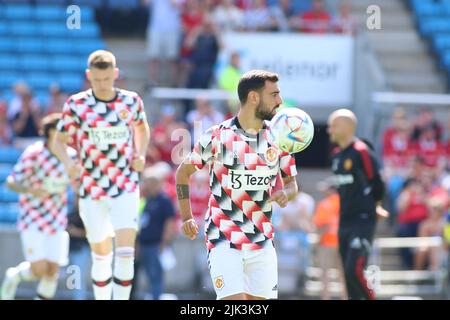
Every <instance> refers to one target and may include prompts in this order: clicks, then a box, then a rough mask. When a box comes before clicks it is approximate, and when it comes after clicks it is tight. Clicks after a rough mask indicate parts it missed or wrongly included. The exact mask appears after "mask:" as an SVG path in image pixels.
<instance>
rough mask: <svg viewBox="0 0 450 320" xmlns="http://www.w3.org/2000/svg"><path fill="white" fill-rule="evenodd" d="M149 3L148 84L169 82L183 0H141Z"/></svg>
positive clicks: (173, 72)
mask: <svg viewBox="0 0 450 320" xmlns="http://www.w3.org/2000/svg"><path fill="white" fill-rule="evenodd" d="M144 1H145V2H146V3H148V4H149V5H150V6H149V8H150V17H149V24H148V27H147V55H148V57H149V59H150V61H149V80H148V84H149V85H150V86H155V85H166V86H173V85H174V84H175V79H176V75H177V67H178V65H177V59H178V55H179V47H180V41H181V10H182V6H183V4H184V0H144Z"/></svg>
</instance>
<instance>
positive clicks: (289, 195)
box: [270, 176, 298, 208]
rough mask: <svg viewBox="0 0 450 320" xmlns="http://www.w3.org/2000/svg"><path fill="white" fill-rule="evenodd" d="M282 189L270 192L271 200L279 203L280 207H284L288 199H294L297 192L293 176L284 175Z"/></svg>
mask: <svg viewBox="0 0 450 320" xmlns="http://www.w3.org/2000/svg"><path fill="white" fill-rule="evenodd" d="M282 180H283V185H284V186H283V189H281V190H278V191H276V192H274V193H273V194H272V196H271V197H270V200H271V201H275V202H276V203H278V204H279V205H280V207H282V208H284V207H286V205H287V203H288V201H291V200H293V199H295V196H296V195H297V193H298V186H297V180H296V179H295V177H294V176H286V177H284V178H282Z"/></svg>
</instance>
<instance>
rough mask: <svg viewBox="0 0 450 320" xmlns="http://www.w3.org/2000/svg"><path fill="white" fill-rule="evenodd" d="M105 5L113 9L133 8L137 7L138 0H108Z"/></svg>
mask: <svg viewBox="0 0 450 320" xmlns="http://www.w3.org/2000/svg"><path fill="white" fill-rule="evenodd" d="M107 5H108V7H110V8H113V9H135V8H138V7H139V5H140V1H139V0H128V1H122V0H108V1H107Z"/></svg>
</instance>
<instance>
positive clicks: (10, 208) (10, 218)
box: [0, 203, 20, 223]
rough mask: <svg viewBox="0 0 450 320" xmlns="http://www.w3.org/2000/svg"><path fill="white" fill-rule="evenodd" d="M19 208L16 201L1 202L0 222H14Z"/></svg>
mask: <svg viewBox="0 0 450 320" xmlns="http://www.w3.org/2000/svg"><path fill="white" fill-rule="evenodd" d="M19 214H20V210H19V205H18V204H17V203H1V204H0V222H1V223H16V222H17V219H18V217H19Z"/></svg>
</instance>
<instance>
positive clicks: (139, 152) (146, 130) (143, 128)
mask: <svg viewBox="0 0 450 320" xmlns="http://www.w3.org/2000/svg"><path fill="white" fill-rule="evenodd" d="M133 131H134V146H135V148H136V149H135V154H134V157H133V162H132V167H133V169H134V170H136V171H142V170H144V166H145V156H146V154H147V147H148V144H149V143H150V127H149V125H148V123H147V121H142V123H141V124H139V125H137V126H134V127H133Z"/></svg>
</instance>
